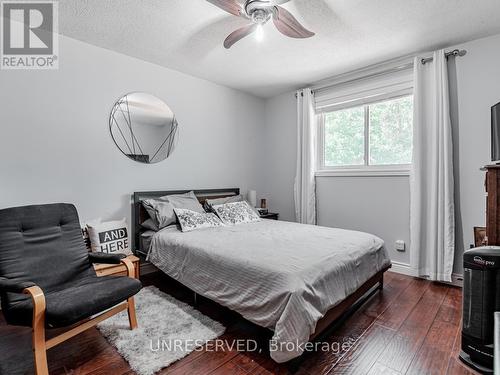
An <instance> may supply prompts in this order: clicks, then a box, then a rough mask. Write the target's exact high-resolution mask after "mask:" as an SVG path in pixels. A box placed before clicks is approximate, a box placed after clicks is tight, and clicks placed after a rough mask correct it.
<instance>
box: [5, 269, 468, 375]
mask: <svg viewBox="0 0 500 375" xmlns="http://www.w3.org/2000/svg"><path fill="white" fill-rule="evenodd" d="M143 281H144V284H145V285H151V284H154V285H156V286H158V287H159V288H160V289H163V290H164V291H166V292H168V293H170V294H171V295H173V296H174V297H175V298H177V299H179V300H182V301H185V302H188V303H192V295H191V293H189V292H188V291H187V290H186V289H185V288H183V287H182V286H181V285H179V284H177V283H175V282H173V281H172V280H171V279H169V278H167V277H165V276H162V275H159V274H155V275H152V276H147V277H145V278H144V280H143ZM197 308H198V309H199V310H200V311H201V312H203V313H204V314H206V315H208V316H210V317H211V318H213V319H216V320H218V321H220V322H221V323H223V324H224V325H225V326H226V327H227V330H226V333H225V334H224V336H223V337H222V338H223V339H228V340H233V339H242V338H250V339H255V340H260V341H261V342H262V341H264V339H265V338H267V337H268V336H269V335H268V333H267V332H266V331H265V330H263V329H261V328H259V327H257V326H255V325H253V324H251V323H249V322H247V321H245V320H244V319H242V318H241V317H240V316H239V315H237V314H235V313H233V312H231V311H229V310H227V309H225V308H222V307H220V306H218V305H216V304H215V303H213V302H211V301H208V300H206V299H201V300H199V301H198V305H197ZM460 320H461V289H459V288H455V287H450V286H446V285H442V284H436V283H431V282H427V281H423V280H420V279H414V278H411V277H407V276H403V275H399V274H395V273H390V272H388V273H387V274H386V279H385V287H384V291H383V292H382V293H377V294H375V295H374V296H373V297H372V298H371V299H370V300H369V301H368V302H366V303H365V304H364V305H363V306H362V307H361V308H360V309H359V310H358V311H357V312H356V313H354V314H353V315H352V316H350V317H349V318H348V319H347V320H346V321H345V322H344V323H343V324H342V325H340V326H339V327H337V328H336V329H334V330H333V331H332V332H331V334H329V335H327V337H326V338H325V339H324V340H322V341H327V342H329V343H339V344H342V343H344V344H345V345H343V346H342V345H339V346H340V350H338V351H335V352H334V351H318V352H314V353H308V354H306V355H305V357H304V358H303V359H302V361H301V362H299V363H295V364H294V366H293V368H292V366H290V365H279V364H277V363H275V362H274V361H272V360H271V359H270V357H269V354H267V353H266V351H265V350H263V351H262V352H261V353H258V352H248V353H245V352H243V353H242V352H237V351H235V350H229V349H227V350H224V351H218V352H209V351H197V352H193V353H192V354H190V355H188V356H187V357H185V358H184V359H182V360H180V361H178V362H176V363H174V364H173V365H171V366H170V367H169V368H167V369H164V370H163V371H161V372H160V373H161V374H172V375H174V374H175V375H180V374H182V375H184V374H189V375H197V374H200V375H201V374H203V375H205V374H213V375H221V374H236V375H246V374H262V375H264V374H289V373H295V374H297V375H318V374H354V375H361V374H368V375H376V374H449V375H455V374H474V372H473V371H471V370H469V369H468V368H466V367H465V366H464V365H462V363H460V361H459V360H458V352H459V350H460ZM30 350H31V342H30V330H29V329H24V328H16V327H10V326H7V325H6V324H5V321H4V319H3V316H1V314H0V373H1V374H9V375H11V374H29V373H32V372H33V369H32V360H31V351H30ZM48 361H49V369H50V372H51V374H78V375H84V374H92V375H97V374H116V375H120V374H133V372H132V371H131V370H130V367H129V366H128V364H127V362H126V361H125V360H123V359H122V358H121V356H120V355H119V354H118V353H117V352H116V350H115V349H114V348H113V347H112V346H110V345H109V344H108V343H107V341H106V340H105V339H104V338H103V337H102V336H101V335H100V334H99V332H98V331H97V329H95V328H94V329H91V330H89V331H87V332H85V333H83V334H81V335H79V336H77V337H75V338H73V339H71V340H69V341H67V342H66V343H63V344H61V345H60V346H57V347H55V348H53V349H51V350H49V352H48Z"/></svg>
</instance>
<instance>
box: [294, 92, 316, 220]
mask: <svg viewBox="0 0 500 375" xmlns="http://www.w3.org/2000/svg"><path fill="white" fill-rule="evenodd" d="M297 116H298V118H297V171H296V175H295V186H294V198H295V216H296V219H297V222H299V223H303V224H316V186H315V185H316V181H315V176H314V173H315V168H316V113H315V110H314V96H313V94H312V91H311V89H309V88H307V89H304V90H300V91H298V92H297Z"/></svg>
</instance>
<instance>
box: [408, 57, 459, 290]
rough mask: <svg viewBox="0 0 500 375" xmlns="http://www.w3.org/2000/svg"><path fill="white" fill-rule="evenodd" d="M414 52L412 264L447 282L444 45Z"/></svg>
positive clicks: (451, 244)
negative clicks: (426, 58) (429, 57)
mask: <svg viewBox="0 0 500 375" xmlns="http://www.w3.org/2000/svg"><path fill="white" fill-rule="evenodd" d="M433 58H434V59H433V61H432V62H427V63H426V64H422V62H421V57H417V58H415V67H414V80H415V81H414V95H415V106H414V125H413V127H414V131H413V137H414V139H413V145H414V147H413V172H412V176H411V180H410V181H411V219H410V231H411V236H410V241H411V254H410V259H411V267H412V269H413V271H414V273H415V275H416V276H420V277H426V278H428V279H430V280H436V281H447V282H451V274H452V270H453V256H454V251H455V219H454V200H453V199H454V198H453V152H452V134H451V120H450V108H449V90H448V67H447V61H446V57H445V51H444V50H439V51H436V52H434V56H433Z"/></svg>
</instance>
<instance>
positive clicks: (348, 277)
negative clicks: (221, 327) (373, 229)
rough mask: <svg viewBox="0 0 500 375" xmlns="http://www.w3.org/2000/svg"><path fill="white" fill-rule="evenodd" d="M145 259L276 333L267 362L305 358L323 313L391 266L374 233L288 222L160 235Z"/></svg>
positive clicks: (173, 229) (172, 231)
mask: <svg viewBox="0 0 500 375" xmlns="http://www.w3.org/2000/svg"><path fill="white" fill-rule="evenodd" d="M148 260H149V261H151V262H152V263H153V264H154V265H155V266H156V267H158V268H159V269H161V270H162V271H163V272H165V273H166V274H167V275H169V276H170V277H172V278H174V279H176V280H178V281H179V282H181V283H182V284H184V285H186V286H187V287H188V288H190V289H192V290H193V291H195V292H196V293H198V294H200V295H203V296H205V297H207V298H210V299H212V300H213V301H216V302H217V303H219V304H221V305H223V306H226V307H228V308H230V309H232V310H234V311H237V312H238V313H240V314H241V315H242V316H243V317H245V318H246V319H248V320H249V321H251V322H253V323H255V324H258V325H260V326H262V327H266V328H269V329H271V330H272V331H273V333H274V334H273V338H272V342H271V345H270V348H271V353H270V354H271V357H272V358H273V359H274V360H275V361H276V362H286V361H288V360H290V359H292V358H295V357H297V356H299V355H301V354H302V352H303V351H304V347H303V344H305V343H306V342H308V339H309V337H310V336H311V335H312V334H313V333H314V331H315V327H316V323H317V322H318V320H319V319H321V318H322V317H323V316H324V315H325V313H326V312H327V311H328V310H329V309H331V308H332V307H334V306H335V305H337V304H338V303H340V302H341V301H342V300H344V299H345V298H346V297H347V296H349V295H350V294H352V293H353V292H354V291H356V289H358V288H359V287H360V286H361V285H362V284H364V283H365V282H366V281H368V279H369V278H371V277H372V276H373V275H375V274H376V273H377V272H378V271H380V270H382V269H384V268H386V267H387V266H389V265H390V260H389V257H388V255H387V252H386V250H385V247H384V242H383V241H382V240H381V239H380V238H378V237H376V236H374V235H371V234H368V233H363V232H356V231H349V230H343V229H336V228H326V227H320V226H312V225H305V224H297V223H290V222H285V221H274V220H263V221H260V222H255V223H248V224H240V225H235V226H225V227H218V228H206V229H200V230H196V231H193V232H187V233H183V232H181V231H180V230H178V229H177V227H175V226H173V227H167V228H165V229H163V230H161V231H159V232H157V233H156V234H155V235H154V236H153V238H152V240H151V245H150V249H149V253H148Z"/></svg>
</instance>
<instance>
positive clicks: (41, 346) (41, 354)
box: [23, 257, 139, 375]
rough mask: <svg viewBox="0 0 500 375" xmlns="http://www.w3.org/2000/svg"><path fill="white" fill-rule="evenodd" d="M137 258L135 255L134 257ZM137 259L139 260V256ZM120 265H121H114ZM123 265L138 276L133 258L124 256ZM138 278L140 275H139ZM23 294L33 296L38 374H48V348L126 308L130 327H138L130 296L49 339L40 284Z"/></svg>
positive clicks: (25, 290)
mask: <svg viewBox="0 0 500 375" xmlns="http://www.w3.org/2000/svg"><path fill="white" fill-rule="evenodd" d="M134 258H135V257H134ZM137 260H139V259H138V258H137ZM114 266H120V265H114ZM121 266H122V267H125V269H126V272H127V276H128V277H131V278H136V275H137V272H138V269H139V267H135V266H134V263H133V261H132V260H131V259H129V258H128V257H127V258H124V259H122V260H121ZM137 278H138V277H137ZM23 294H28V295H29V296H30V297H31V300H32V303H33V317H32V323H31V329H32V346H33V358H34V362H35V373H36V375H48V374H49V370H48V364H47V350H48V349H51V348H53V347H54V346H56V345H59V344H61V343H62V342H64V341H66V340H69V339H70V338H72V337H74V336H76V335H78V334H80V333H82V332H84V331H86V330H87V329H89V328H92V327H94V326H96V325H97V324H99V323H100V322H102V321H104V320H106V319H108V318H110V317H112V316H113V315H116V314H118V313H120V312H122V311H124V310H127V312H128V318H129V324H130V329H131V330H133V329H135V328H137V317H136V313H135V303H134V297H130V298H128V299H127V301H126V302H122V303H120V304H118V305H116V306H114V307H112V308H111V309H109V310H107V311H105V312H103V313H102V314H99V315H97V316H95V317H94V318H91V319H89V320H86V321H84V322H83V323H81V324H78V325H77V326H75V327H73V328H71V329H69V330H68V331H66V332H64V333H61V334H60V335H58V336H55V337H52V338H51V339H49V340H45V311H46V302H45V295H44V293H43V291H42V289H41V288H40V287H39V286H32V287H29V288H26V289H24V290H23Z"/></svg>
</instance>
